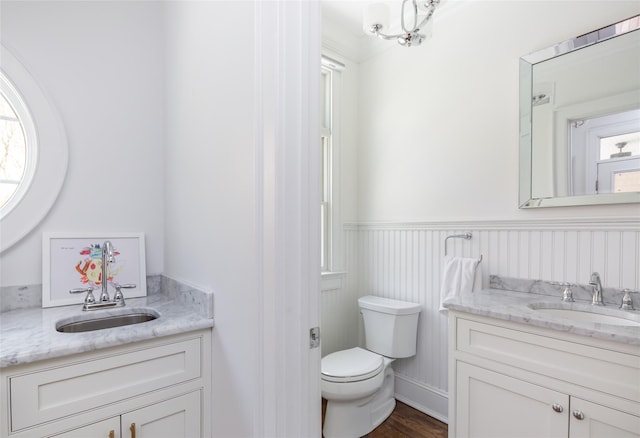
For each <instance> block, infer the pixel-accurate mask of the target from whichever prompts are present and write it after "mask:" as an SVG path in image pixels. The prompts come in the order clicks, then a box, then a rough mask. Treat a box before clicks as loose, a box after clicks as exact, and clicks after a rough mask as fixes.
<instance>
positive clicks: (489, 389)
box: [449, 311, 640, 438]
mask: <svg viewBox="0 0 640 438" xmlns="http://www.w3.org/2000/svg"><path fill="white" fill-rule="evenodd" d="M449 330H450V332H449V336H450V340H449V342H450V344H449V345H450V348H449V351H450V353H449V360H450V364H452V367H450V376H449V437H452V438H453V437H456V438H462V437H487V438H489V437H490V438H499V437H505V438H513V437H519V438H524V437H563V438H567V437H571V438H575V437H602V438H613V437H615V438H624V437H636V438H640V347H639V346H637V345H636V346H634V345H627V344H620V343H615V342H607V341H601V340H596V339H591V338H588V337H583V336H577V335H572V334H568V333H562V332H556V331H555V330H549V329H540V328H537V327H532V326H528V325H524V324H517V323H511V322H508V321H502V320H497V319H493V318H485V317H481V316H476V315H471V314H467V313H464V312H457V311H449Z"/></svg>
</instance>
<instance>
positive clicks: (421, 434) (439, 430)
mask: <svg viewBox="0 0 640 438" xmlns="http://www.w3.org/2000/svg"><path fill="white" fill-rule="evenodd" d="M325 409H326V401H325V400H323V401H322V418H323V420H324V411H325ZM447 432H448V428H447V425H446V424H445V423H443V422H441V421H438V420H436V419H435V418H433V417H430V416H428V415H427V414H424V413H422V412H420V411H418V410H417V409H414V408H412V407H411V406H408V405H406V404H404V403H402V402H396V408H395V409H394V410H393V413H392V414H391V416H390V417H389V418H387V419H386V420H385V422H384V423H382V424H381V425H380V426H378V427H377V428H376V429H375V430H374V431H373V432H371V433H370V434H368V435H366V436H367V438H447Z"/></svg>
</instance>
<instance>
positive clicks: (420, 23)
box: [364, 0, 441, 47]
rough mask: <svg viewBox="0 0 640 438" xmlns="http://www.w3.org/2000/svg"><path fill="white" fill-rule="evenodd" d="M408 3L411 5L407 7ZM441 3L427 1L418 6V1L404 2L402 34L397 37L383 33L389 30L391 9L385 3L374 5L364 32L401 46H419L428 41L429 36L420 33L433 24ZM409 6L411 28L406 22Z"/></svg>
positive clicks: (365, 23)
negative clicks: (433, 17)
mask: <svg viewBox="0 0 640 438" xmlns="http://www.w3.org/2000/svg"><path fill="white" fill-rule="evenodd" d="M408 3H409V5H407V4H408ZM440 3H441V0H427V1H423V2H420V4H419V5H418V1H417V0H402V9H401V11H400V26H401V27H402V33H399V34H395V35H390V34H386V33H383V32H382V31H383V30H386V29H388V28H389V7H388V6H387V5H386V4H384V3H375V4H372V5H370V6H369V8H368V9H367V11H366V13H365V19H364V30H365V32H368V33H371V34H372V35H375V36H377V37H379V38H382V39H383V40H396V41H397V42H398V44H400V45H401V46H405V47H411V46H419V45H420V44H422V42H423V41H424V40H425V39H427V35H425V34H423V33H420V31H425V30H426V28H427V26H428V25H429V24H431V23H430V22H429V20H431V17H432V16H433V13H434V12H435V10H436V7H437V6H438V5H439V4H440ZM407 6H409V8H410V11H409V14H408V15H409V26H407V22H406V21H405V19H406V18H407V13H406V11H405V8H406V7H407ZM419 12H420V14H419Z"/></svg>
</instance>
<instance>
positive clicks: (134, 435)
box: [129, 423, 136, 438]
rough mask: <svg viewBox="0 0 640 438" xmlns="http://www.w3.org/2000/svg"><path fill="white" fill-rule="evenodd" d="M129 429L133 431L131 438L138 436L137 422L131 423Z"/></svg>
mask: <svg viewBox="0 0 640 438" xmlns="http://www.w3.org/2000/svg"><path fill="white" fill-rule="evenodd" d="M129 430H130V431H131V438H136V423H131V426H130V427H129Z"/></svg>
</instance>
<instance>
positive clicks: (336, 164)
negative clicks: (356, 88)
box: [320, 55, 344, 277]
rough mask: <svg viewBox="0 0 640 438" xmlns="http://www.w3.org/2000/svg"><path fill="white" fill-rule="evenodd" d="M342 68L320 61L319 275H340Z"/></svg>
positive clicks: (342, 65)
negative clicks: (321, 92)
mask: <svg viewBox="0 0 640 438" xmlns="http://www.w3.org/2000/svg"><path fill="white" fill-rule="evenodd" d="M343 69H344V64H342V63H340V62H338V61H336V60H334V59H331V58H329V57H326V56H324V55H323V57H322V65H321V78H322V81H323V85H324V86H323V87H321V90H323V93H324V95H323V96H322V98H321V102H322V103H323V108H321V115H322V120H321V127H320V136H321V138H320V153H321V158H322V159H321V163H322V168H321V184H320V190H321V193H320V195H321V204H320V214H321V239H322V241H321V273H322V275H323V277H327V276H330V275H332V274H338V273H339V274H342V272H341V269H342V234H343V233H342V232H341V230H342V216H341V209H340V201H341V197H340V164H341V159H340V153H341V147H340V109H341V89H342V74H341V72H342V70H343Z"/></svg>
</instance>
